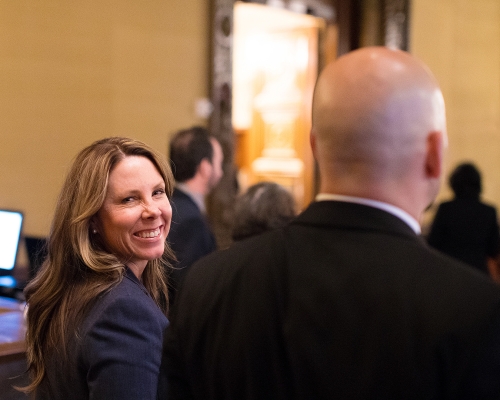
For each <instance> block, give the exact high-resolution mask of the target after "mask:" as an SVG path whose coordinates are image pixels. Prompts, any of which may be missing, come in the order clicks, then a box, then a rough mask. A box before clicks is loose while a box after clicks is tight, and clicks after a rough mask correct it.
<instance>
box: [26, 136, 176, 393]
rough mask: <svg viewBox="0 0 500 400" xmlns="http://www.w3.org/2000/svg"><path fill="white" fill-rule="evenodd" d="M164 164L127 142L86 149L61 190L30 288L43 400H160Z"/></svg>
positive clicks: (35, 364) (30, 352)
mask: <svg viewBox="0 0 500 400" xmlns="http://www.w3.org/2000/svg"><path fill="white" fill-rule="evenodd" d="M172 189H173V179H172V176H171V171H170V168H169V166H168V164H167V163H166V160H164V157H163V156H162V155H160V154H157V153H156V152H155V151H154V150H153V149H151V148H149V147H148V146H146V145H145V144H143V143H141V142H138V141H135V140H131V139H127V138H119V137H115V138H107V139H103V140H100V141H97V142H95V143H93V144H92V145H90V146H88V147H87V148H85V149H83V150H82V151H81V152H80V153H79V154H78V156H77V158H76V160H75V161H74V164H73V166H72V168H71V170H70V172H69V174H68V176H67V178H66V181H65V182H64V185H63V188H62V191H61V193H60V196H59V200H58V203H57V206H56V210H55V214H54V219H53V222H52V226H51V232H50V236H49V240H48V258H47V259H46V261H45V262H44V264H43V266H42V269H41V270H40V272H39V274H38V275H37V276H36V277H35V279H34V280H33V281H32V282H31V283H30V284H29V286H28V287H27V288H26V291H25V293H26V299H27V302H28V306H29V308H28V313H27V319H28V331H27V358H28V367H29V371H30V373H31V377H32V381H31V384H30V386H28V387H27V388H24V390H25V391H33V390H34V391H35V392H36V398H37V399H52V400H54V399H89V398H92V399H155V398H156V395H157V386H158V375H159V370H160V363H161V347H162V341H163V332H164V330H165V328H166V326H167V325H168V320H167V318H166V313H167V308H168V295H167V290H166V278H165V276H164V273H165V272H164V271H165V265H166V264H168V260H169V259H170V257H172V254H171V251H170V250H169V248H168V247H167V245H166V240H165V239H166V236H167V233H168V231H169V228H170V221H171V216H172V209H171V207H170V203H169V199H168V198H169V197H170V195H171V192H172Z"/></svg>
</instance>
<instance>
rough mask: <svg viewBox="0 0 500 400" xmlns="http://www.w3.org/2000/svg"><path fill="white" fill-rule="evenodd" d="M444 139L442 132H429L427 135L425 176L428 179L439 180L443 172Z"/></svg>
mask: <svg viewBox="0 0 500 400" xmlns="http://www.w3.org/2000/svg"><path fill="white" fill-rule="evenodd" d="M444 141H445V138H444V135H443V133H442V132H439V131H436V132H430V133H429V134H428V135H427V154H426V159H425V174H426V176H427V177H428V178H440V177H441V172H442V170H443V155H444V146H445V142H444Z"/></svg>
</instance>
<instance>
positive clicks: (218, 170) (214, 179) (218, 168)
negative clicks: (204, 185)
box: [208, 138, 224, 190]
mask: <svg viewBox="0 0 500 400" xmlns="http://www.w3.org/2000/svg"><path fill="white" fill-rule="evenodd" d="M210 141H211V142H212V148H213V150H214V155H213V157H212V174H211V176H210V180H209V182H208V185H209V190H212V189H213V188H214V187H215V186H216V185H217V184H218V183H219V181H220V180H221V178H222V175H223V171H222V162H223V161H224V154H223V153H222V147H221V145H220V144H219V142H218V141H217V140H216V139H213V138H212V139H210Z"/></svg>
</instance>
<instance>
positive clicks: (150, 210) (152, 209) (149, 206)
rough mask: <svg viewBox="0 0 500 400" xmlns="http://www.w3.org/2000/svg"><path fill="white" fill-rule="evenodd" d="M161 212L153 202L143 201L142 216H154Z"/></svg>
mask: <svg viewBox="0 0 500 400" xmlns="http://www.w3.org/2000/svg"><path fill="white" fill-rule="evenodd" d="M160 214H161V212H160V209H159V208H158V206H157V205H155V204H154V203H153V202H148V203H144V209H143V211H142V215H143V218H156V217H158V216H159V215H160Z"/></svg>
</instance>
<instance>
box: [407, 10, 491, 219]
mask: <svg viewBox="0 0 500 400" xmlns="http://www.w3.org/2000/svg"><path fill="white" fill-rule="evenodd" d="M410 50H411V52H412V53H413V54H415V55H416V56H417V57H419V58H421V59H422V60H423V61H424V62H425V63H427V64H428V65H429V67H430V68H431V70H432V71H433V72H434V74H435V75H436V77H437V79H438V80H439V82H440V84H441V86H442V88H443V94H444V97H445V102H446V106H447V116H448V134H449V149H448V150H449V151H448V156H447V159H446V168H447V169H446V177H448V173H449V172H450V171H451V170H452V169H453V168H454V167H455V166H456V165H457V164H458V163H459V162H462V161H464V160H469V161H473V162H474V163H476V164H477V166H478V167H479V168H480V169H481V171H482V173H483V187H484V191H483V197H484V199H485V200H486V201H488V202H490V203H492V204H494V205H495V206H497V207H499V206H500V1H498V0H474V1H469V0H412V19H411V49H410ZM450 196H451V192H450V190H449V188H448V185H447V182H444V185H443V189H442V190H441V193H440V196H439V199H440V200H441V199H443V198H446V197H450ZM499 211H500V210H499Z"/></svg>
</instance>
